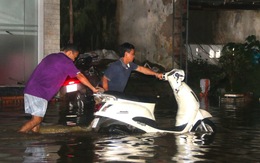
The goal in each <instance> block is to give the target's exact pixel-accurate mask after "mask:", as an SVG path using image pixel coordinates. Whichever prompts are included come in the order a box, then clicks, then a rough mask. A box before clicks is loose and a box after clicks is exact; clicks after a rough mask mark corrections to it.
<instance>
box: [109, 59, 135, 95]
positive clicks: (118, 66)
mask: <svg viewBox="0 0 260 163" xmlns="http://www.w3.org/2000/svg"><path fill="white" fill-rule="evenodd" d="M137 67H138V65H137V64H135V63H133V62H131V63H129V64H128V65H125V64H124V63H123V61H122V60H121V59H119V60H118V61H116V62H114V63H111V65H110V66H109V67H108V69H106V71H105V72H104V75H105V77H106V78H107V79H108V90H109V91H118V92H123V91H124V89H125V87H126V84H127V81H128V78H129V76H130V74H131V72H132V71H133V70H136V69H137Z"/></svg>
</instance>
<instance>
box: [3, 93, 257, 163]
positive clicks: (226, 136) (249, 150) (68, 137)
mask: <svg viewBox="0 0 260 163" xmlns="http://www.w3.org/2000/svg"><path fill="white" fill-rule="evenodd" d="M208 102H209V104H207V105H205V106H207V108H204V109H207V110H208V111H209V112H210V113H211V114H212V115H213V117H214V118H213V122H214V123H215V124H216V126H217V133H216V134H213V135H207V134H199V133H187V134H182V135H176V134H159V133H154V134H133V135H106V134H99V133H94V132H92V131H90V128H89V127H86V126H83V127H79V126H74V127H72V126H64V125H62V124H59V118H60V117H59V116H60V112H61V110H62V109H63V106H62V103H61V102H53V103H50V105H49V107H48V110H47V114H46V117H45V119H44V123H43V125H42V129H41V131H42V134H18V133H16V130H17V129H18V128H19V127H20V126H21V125H22V124H23V123H24V122H25V121H26V120H27V119H28V117H27V116H26V115H25V114H24V112H23V107H22V106H21V107H17V108H5V109H3V108H1V109H0V124H1V125H0V131H1V135H0V151H1V152H0V162H227V160H229V161H230V162H258V161H259V160H260V120H259V117H260V107H259V103H255V104H254V105H248V106H246V107H242V108H240V107H237V106H234V107H233V108H232V107H231V108H226V107H222V106H218V105H215V104H216V103H212V101H210V100H208ZM176 109H177V106H176V103H175V101H174V100H173V99H172V98H171V97H170V96H166V97H164V98H161V99H160V100H159V101H158V105H157V108H156V111H155V116H156V119H157V121H158V123H160V125H161V126H165V127H168V126H170V125H173V124H174V117H175V115H176V111H177V110H176Z"/></svg>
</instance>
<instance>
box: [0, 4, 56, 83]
mask: <svg viewBox="0 0 260 163" xmlns="http://www.w3.org/2000/svg"><path fill="white" fill-rule="evenodd" d="M14 1H15V2H14ZM12 2H14V3H10V0H0V48H1V51H0V56H1V60H0V74H1V76H0V85H16V84H24V83H25V82H26V81H27V79H28V77H29V76H30V75H31V73H32V71H33V69H34V68H35V67H36V65H37V64H38V63H39V62H40V61H41V60H42V58H43V57H44V56H46V55H47V54H49V53H52V52H57V51H59V50H60V0H13V1H12Z"/></svg>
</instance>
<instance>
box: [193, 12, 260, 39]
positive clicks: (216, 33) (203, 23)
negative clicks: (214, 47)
mask: <svg viewBox="0 0 260 163" xmlns="http://www.w3.org/2000/svg"><path fill="white" fill-rule="evenodd" d="M259 26H260V11H258V10H194V11H190V19H189V29H190V30H189V42H190V43H192V44H193V43H202V44H226V43H229V42H244V41H245V39H246V37H247V36H249V35H256V36H257V38H258V39H259V38H260V28H259Z"/></svg>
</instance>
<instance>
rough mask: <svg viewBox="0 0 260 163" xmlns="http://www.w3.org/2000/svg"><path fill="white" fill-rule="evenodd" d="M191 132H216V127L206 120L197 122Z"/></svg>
mask: <svg viewBox="0 0 260 163" xmlns="http://www.w3.org/2000/svg"><path fill="white" fill-rule="evenodd" d="M191 132H210V133H212V132H216V125H215V124H214V123H213V122H212V121H211V120H209V119H207V118H206V119H203V120H201V121H198V122H197V123H196V124H195V125H194V126H193V128H192V129H191Z"/></svg>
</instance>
